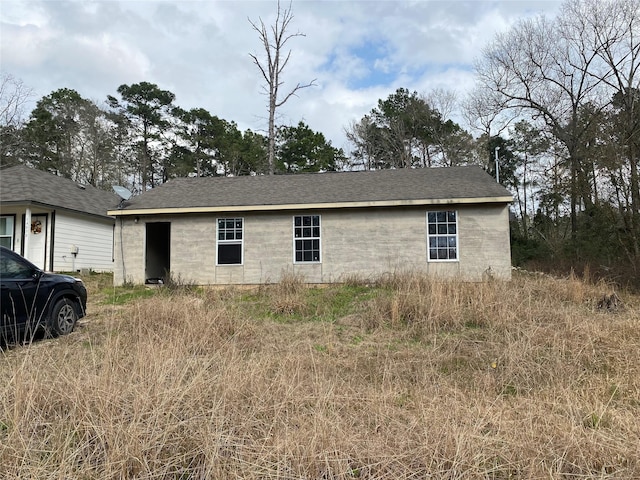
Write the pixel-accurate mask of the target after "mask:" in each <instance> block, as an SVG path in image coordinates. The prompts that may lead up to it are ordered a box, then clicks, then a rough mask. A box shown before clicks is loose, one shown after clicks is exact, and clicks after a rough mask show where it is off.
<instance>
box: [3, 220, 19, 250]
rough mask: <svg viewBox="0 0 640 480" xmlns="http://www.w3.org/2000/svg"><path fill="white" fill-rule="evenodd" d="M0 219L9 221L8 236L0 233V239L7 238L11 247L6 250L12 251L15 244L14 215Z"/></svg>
mask: <svg viewBox="0 0 640 480" xmlns="http://www.w3.org/2000/svg"><path fill="white" fill-rule="evenodd" d="M0 218H6V219H11V233H10V234H8V235H7V234H3V233H0V238H8V239H9V240H10V242H11V245H10V246H9V247H7V248H9V249H10V250H13V248H14V246H15V242H16V216H15V214H8V215H0Z"/></svg>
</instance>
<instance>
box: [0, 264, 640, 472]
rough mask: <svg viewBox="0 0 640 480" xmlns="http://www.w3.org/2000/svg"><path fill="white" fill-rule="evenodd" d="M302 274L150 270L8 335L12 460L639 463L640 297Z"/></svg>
mask: <svg viewBox="0 0 640 480" xmlns="http://www.w3.org/2000/svg"><path fill="white" fill-rule="evenodd" d="M285 280H286V281H285V282H282V283H281V284H273V285H265V286H261V287H259V288H256V289H253V290H246V289H223V290H202V289H197V290H187V289H178V290H175V291H169V290H167V289H164V290H163V289H156V290H153V289H150V290H149V291H151V292H152V293H151V294H152V295H153V296H152V298H142V297H137V298H132V299H131V300H130V301H129V302H128V303H125V304H123V305H118V308H117V309H116V308H109V307H108V306H103V307H100V306H99V305H92V306H91V308H90V309H89V311H90V312H94V313H93V314H92V315H91V316H90V317H89V318H88V319H87V323H86V325H85V326H83V327H81V328H79V329H78V331H76V332H75V333H73V334H72V335H70V336H68V337H62V338H59V339H56V340H47V341H42V342H37V343H35V344H33V345H31V346H30V347H25V348H17V349H14V350H11V351H8V352H4V353H3V354H1V355H2V356H0V362H1V367H0V375H1V377H0V382H2V385H3V386H4V387H3V389H2V390H1V392H0V444H1V445H2V448H0V477H2V478H66V479H151V478H154V479H157V478H160V479H178V478H190V479H205V478H206V479H208V478H247V479H265V478H272V479H302V478H314V479H315V478H325V479H353V478H361V479H364V478H368V479H374V478H375V479H380V478H382V479H392V478H393V479H403V478H404V479H409V478H434V479H463V478H464V479H466V478H472V479H474V478H475V479H506V478H521V479H525V478H526V479H529V478H557V479H566V478H594V479H595V478H598V479H602V478H612V479H613V478H616V479H620V478H621V479H632V478H638V477H640V461H639V460H638V450H637V445H639V444H640V425H639V424H638V422H637V418H638V414H639V413H640V365H639V364H638V361H637V359H638V358H640V325H639V323H640V321H639V319H638V308H639V303H640V299H639V298H638V297H637V296H633V295H631V294H629V293H627V292H624V291H620V292H617V295H618V296H619V297H620V298H621V299H622V300H623V301H624V302H625V309H624V310H623V311H620V312H617V313H610V312H608V311H602V310H599V309H598V308H597V307H596V303H597V300H598V299H600V298H602V295H603V293H605V292H604V290H607V289H608V288H609V287H608V286H607V285H602V284H590V283H585V282H583V281H581V280H578V279H575V278H570V277H569V278H565V279H556V278H551V277H547V276H538V275H529V274H522V275H520V274H518V275H517V276H516V277H515V278H514V280H513V281H512V282H509V283H502V282H491V283H484V284H469V283H462V282H454V281H434V280H430V279H426V278H422V277H419V276H417V275H416V276H414V275H408V274H407V275H403V276H394V277H388V278H386V279H384V280H380V281H376V282H374V281H372V280H371V279H369V280H368V281H366V282H365V281H358V280H357V279H350V281H349V282H346V283H345V284H342V285H330V286H327V287H325V288H309V287H307V286H306V285H304V279H303V278H300V277H290V278H288V279H285ZM92 297H93V296H92ZM287 305H288V307H287Z"/></svg>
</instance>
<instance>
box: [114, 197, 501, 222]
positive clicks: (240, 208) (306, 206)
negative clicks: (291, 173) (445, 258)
mask: <svg viewBox="0 0 640 480" xmlns="http://www.w3.org/2000/svg"><path fill="white" fill-rule="evenodd" d="M511 202H513V197H511V196H501V197H474V198H430V199H420V200H383V201H369V202H366V201H365V202H335V203H291V204H283V205H221V206H208V207H166V208H132V209H122V210H109V211H108V212H107V215H111V216H114V217H123V216H131V215H176V214H184V213H227V212H259V211H282V210H320V209H337V208H366V207H414V206H429V205H459V204H482V203H511Z"/></svg>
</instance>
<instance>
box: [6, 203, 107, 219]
mask: <svg viewBox="0 0 640 480" xmlns="http://www.w3.org/2000/svg"><path fill="white" fill-rule="evenodd" d="M0 205H11V206H23V205H24V206H35V207H40V208H46V209H49V210H63V211H66V212H71V213H75V214H80V215H88V216H91V217H99V218H103V219H105V220H108V219H111V220H113V216H111V215H110V214H109V213H108V212H105V213H104V214H99V213H93V212H86V211H83V210H76V209H73V208H68V207H63V206H60V205H53V204H50V203H44V202H38V201H35V200H10V201H2V202H0Z"/></svg>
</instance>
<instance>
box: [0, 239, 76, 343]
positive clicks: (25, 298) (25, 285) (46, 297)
mask: <svg viewBox="0 0 640 480" xmlns="http://www.w3.org/2000/svg"><path fill="white" fill-rule="evenodd" d="M0 284H1V287H2V297H1V298H0V300H1V301H2V302H1V303H0V314H1V315H2V317H0V343H6V342H9V341H17V342H21V341H25V340H26V341H29V340H30V339H31V338H33V334H34V333H35V332H36V331H37V330H38V329H42V328H44V330H45V333H46V334H47V335H49V336H57V335H66V334H68V333H71V332H72V331H73V328H74V327H75V325H76V322H77V321H78V319H79V318H82V317H84V315H85V311H86V308H87V289H86V288H85V286H84V284H83V283H82V280H80V279H78V278H74V277H70V276H69V275H59V274H55V273H46V272H43V271H42V270H40V269H39V268H38V267H36V266H35V265H34V264H32V263H31V262H29V261H28V260H27V259H25V258H23V257H21V256H20V255H18V254H17V253H15V252H13V251H11V250H10V249H8V248H6V247H0Z"/></svg>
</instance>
